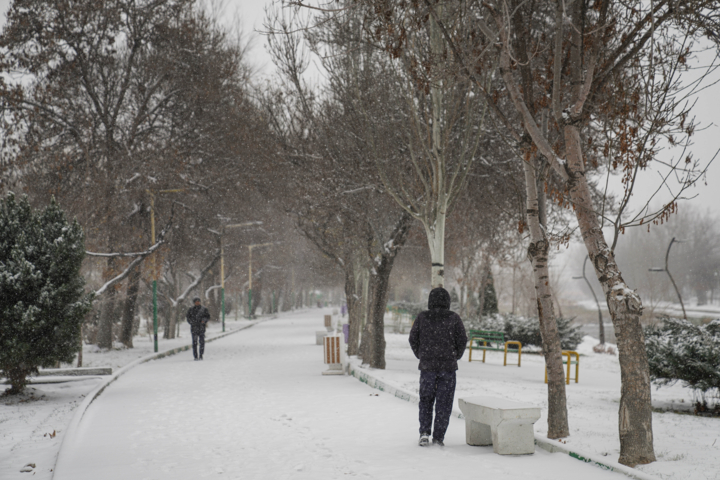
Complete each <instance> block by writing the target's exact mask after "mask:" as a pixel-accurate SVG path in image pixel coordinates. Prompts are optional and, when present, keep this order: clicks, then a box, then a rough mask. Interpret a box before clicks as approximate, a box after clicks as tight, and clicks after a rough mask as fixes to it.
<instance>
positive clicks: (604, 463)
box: [348, 358, 660, 480]
mask: <svg viewBox="0 0 720 480" xmlns="http://www.w3.org/2000/svg"><path fill="white" fill-rule="evenodd" d="M348 373H349V374H350V375H351V376H353V377H355V378H357V379H358V380H360V381H361V382H362V383H366V384H367V385H368V386H369V387H372V388H375V389H377V390H380V391H381V392H385V393H388V394H390V395H393V396H395V397H397V398H399V399H401V400H405V401H406V402H411V403H419V402H420V399H419V398H418V396H417V395H415V394H414V393H410V392H407V391H405V390H403V389H402V388H399V387H397V386H395V385H392V384H390V383H387V382H385V381H383V380H380V379H379V378H377V377H375V376H373V375H372V374H371V373H369V372H368V371H367V370H366V369H364V368H362V367H361V366H360V365H359V364H358V363H357V359H356V358H353V359H351V360H349V362H348ZM452 415H453V416H454V417H457V418H459V419H464V418H465V417H464V416H463V414H462V412H460V411H459V410H458V409H453V411H452ZM535 445H537V446H538V447H540V448H542V449H543V450H546V451H548V452H550V453H565V454H567V455H569V456H571V457H572V458H575V459H577V460H580V461H583V462H585V463H589V464H591V465H594V466H596V467H599V468H602V469H604V470H610V471H611V472H618V473H622V474H624V475H626V476H628V477H630V478H634V479H636V480H660V478H659V477H655V476H653V475H649V474H647V473H644V472H641V471H639V470H636V469H634V468H630V467H627V466H625V465H621V464H619V463H617V462H613V461H611V460H606V459H605V458H603V459H601V460H600V459H597V456H596V455H590V454H587V453H584V452H579V451H575V450H571V449H570V448H568V447H566V446H565V445H563V444H561V443H559V442H553V441H551V440H548V439H547V438H544V437H541V436H540V435H538V434H535Z"/></svg>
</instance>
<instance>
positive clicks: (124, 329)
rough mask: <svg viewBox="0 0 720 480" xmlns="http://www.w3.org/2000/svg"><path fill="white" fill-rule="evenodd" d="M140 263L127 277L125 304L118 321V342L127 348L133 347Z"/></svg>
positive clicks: (140, 272)
mask: <svg viewBox="0 0 720 480" xmlns="http://www.w3.org/2000/svg"><path fill="white" fill-rule="evenodd" d="M141 275H142V269H141V268H140V265H138V266H137V267H135V268H134V269H133V271H132V272H131V273H130V276H129V277H128V284H127V290H126V293H127V294H126V297H125V304H124V305H123V312H122V321H121V323H120V342H122V344H123V345H125V346H126V347H127V348H133V326H134V324H135V310H136V307H137V297H138V291H139V290H140V276H141Z"/></svg>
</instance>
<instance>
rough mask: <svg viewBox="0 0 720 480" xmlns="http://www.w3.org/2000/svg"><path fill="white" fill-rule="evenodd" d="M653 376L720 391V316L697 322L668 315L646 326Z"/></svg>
mask: <svg viewBox="0 0 720 480" xmlns="http://www.w3.org/2000/svg"><path fill="white" fill-rule="evenodd" d="M645 347H646V349H647V355H648V363H649V365H650V376H651V378H652V379H653V381H654V382H655V383H656V384H658V385H667V384H673V383H675V382H677V381H681V382H683V385H685V386H686V387H689V388H691V389H693V390H695V391H698V392H701V393H702V394H703V395H705V394H706V393H713V392H714V393H715V394H717V395H720V320H713V321H712V322H710V323H709V324H707V325H703V326H696V325H693V324H692V323H690V322H688V321H687V320H683V319H679V318H670V317H665V318H664V319H663V326H662V327H656V326H651V327H647V328H646V329H645Z"/></svg>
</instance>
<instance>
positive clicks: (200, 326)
mask: <svg viewBox="0 0 720 480" xmlns="http://www.w3.org/2000/svg"><path fill="white" fill-rule="evenodd" d="M193 303H194V304H195V305H193V306H192V307H190V308H189V309H188V312H187V316H186V317H187V322H188V323H189V324H190V333H191V334H192V348H193V357H195V360H202V359H203V353H204V352H205V327H206V326H207V322H209V321H210V312H208V309H207V308H205V307H203V306H202V305H200V299H199V298H197V297H196V298H195V299H193ZM198 343H199V344H200V356H198Z"/></svg>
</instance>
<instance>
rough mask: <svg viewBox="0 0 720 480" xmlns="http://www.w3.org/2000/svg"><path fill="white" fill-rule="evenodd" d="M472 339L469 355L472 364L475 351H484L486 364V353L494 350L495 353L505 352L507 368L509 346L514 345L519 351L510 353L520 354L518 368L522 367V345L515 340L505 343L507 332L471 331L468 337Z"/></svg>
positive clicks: (504, 364) (515, 350)
mask: <svg viewBox="0 0 720 480" xmlns="http://www.w3.org/2000/svg"><path fill="white" fill-rule="evenodd" d="M468 336H469V338H470V344H469V345H468V348H469V349H470V355H468V357H469V360H468V361H470V362H472V352H473V350H482V352H483V358H482V361H483V363H485V352H487V351H488V350H492V351H495V352H505V360H504V362H503V366H507V354H508V346H510V345H514V346H516V347H517V349H511V350H510V352H511V353H512V352H517V354H518V367H519V366H520V359H521V357H522V343H520V342H517V341H515V340H508V341H505V332H495V331H492V330H470V334H469V335H468Z"/></svg>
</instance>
